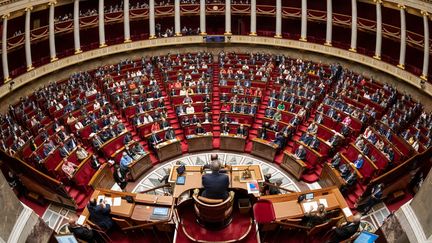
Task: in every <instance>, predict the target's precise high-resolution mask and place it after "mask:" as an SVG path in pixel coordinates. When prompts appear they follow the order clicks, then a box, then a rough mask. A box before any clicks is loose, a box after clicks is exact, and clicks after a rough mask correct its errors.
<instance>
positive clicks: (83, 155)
mask: <svg viewBox="0 0 432 243" xmlns="http://www.w3.org/2000/svg"><path fill="white" fill-rule="evenodd" d="M76 155H77V157H78V159H79V160H83V159H85V158H87V157H88V155H89V154H88V152H87V150H85V149H84V148H83V147H81V145H78V146H77V151H76Z"/></svg>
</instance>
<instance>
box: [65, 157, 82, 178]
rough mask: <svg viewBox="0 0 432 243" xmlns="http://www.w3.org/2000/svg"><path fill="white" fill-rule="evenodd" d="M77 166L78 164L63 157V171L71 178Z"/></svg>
mask: <svg viewBox="0 0 432 243" xmlns="http://www.w3.org/2000/svg"><path fill="white" fill-rule="evenodd" d="M77 167H78V166H77V165H76V164H74V163H72V162H70V161H67V160H66V158H64V159H63V164H62V171H63V172H64V173H65V174H66V175H67V177H69V179H70V178H72V177H73V175H74V174H75V170H76V168H77Z"/></svg>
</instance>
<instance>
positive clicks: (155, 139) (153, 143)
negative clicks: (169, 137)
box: [148, 131, 162, 152]
mask: <svg viewBox="0 0 432 243" xmlns="http://www.w3.org/2000/svg"><path fill="white" fill-rule="evenodd" d="M148 141H149V144H150V147H151V148H152V149H153V150H154V151H155V152H156V145H157V144H158V143H160V142H162V139H160V137H159V135H157V133H156V132H155V131H152V133H151V135H150V137H149V139H148Z"/></svg>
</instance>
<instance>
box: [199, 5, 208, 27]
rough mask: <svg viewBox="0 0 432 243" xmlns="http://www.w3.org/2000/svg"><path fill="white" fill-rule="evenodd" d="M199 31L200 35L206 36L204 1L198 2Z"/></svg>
mask: <svg viewBox="0 0 432 243" xmlns="http://www.w3.org/2000/svg"><path fill="white" fill-rule="evenodd" d="M200 31H201V33H200V34H201V35H207V32H206V0H200Z"/></svg>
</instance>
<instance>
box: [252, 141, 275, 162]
mask: <svg viewBox="0 0 432 243" xmlns="http://www.w3.org/2000/svg"><path fill="white" fill-rule="evenodd" d="M276 148H277V145H276V144H274V143H272V142H270V141H267V140H264V139H260V138H254V139H252V152H251V154H253V155H256V156H258V157H261V158H264V159H266V160H268V161H270V162H273V160H274V157H275V155H276Z"/></svg>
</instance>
